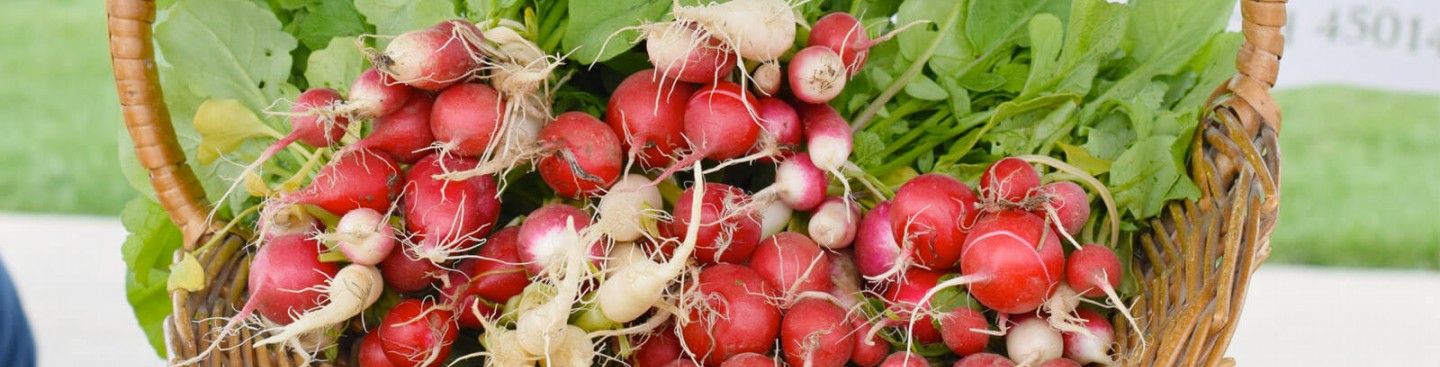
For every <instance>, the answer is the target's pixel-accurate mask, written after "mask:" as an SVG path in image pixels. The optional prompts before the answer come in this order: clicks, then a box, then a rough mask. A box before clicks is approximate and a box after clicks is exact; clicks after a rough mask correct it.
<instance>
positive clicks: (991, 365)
mask: <svg viewBox="0 0 1440 367" xmlns="http://www.w3.org/2000/svg"><path fill="white" fill-rule="evenodd" d="M951 367H1015V362H1011V361H1010V359H1009V358H1005V356H1002V355H999V354H995V353H976V354H971V355H968V356H965V358H961V359H960V360H959V361H955V364H954V365H952V366H951Z"/></svg>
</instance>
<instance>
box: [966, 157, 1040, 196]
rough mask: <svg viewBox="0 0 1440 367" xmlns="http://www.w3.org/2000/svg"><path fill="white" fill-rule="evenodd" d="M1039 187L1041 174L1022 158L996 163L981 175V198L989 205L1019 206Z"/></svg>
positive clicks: (1002, 160)
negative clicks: (1011, 204) (1012, 204)
mask: <svg viewBox="0 0 1440 367" xmlns="http://www.w3.org/2000/svg"><path fill="white" fill-rule="evenodd" d="M1039 187H1040V174H1039V173H1037V172H1035V168H1034V167H1030V164H1029V163H1025V161H1024V160H1021V159H1020V158H1015V157H1008V158H1005V159H1001V160H999V161H996V162H995V163H993V164H991V165H990V167H989V168H986V169H985V173H983V174H981V175H980V198H981V199H982V200H985V201H986V202H987V203H1014V204H1018V203H1020V201H1022V200H1025V198H1026V197H1029V196H1030V195H1031V193H1032V192H1034V191H1035V189H1036V188H1039Z"/></svg>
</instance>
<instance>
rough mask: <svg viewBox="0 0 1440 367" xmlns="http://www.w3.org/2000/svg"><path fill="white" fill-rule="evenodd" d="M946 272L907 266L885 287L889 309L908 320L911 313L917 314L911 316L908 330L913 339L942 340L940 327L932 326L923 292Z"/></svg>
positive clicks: (938, 280)
mask: <svg viewBox="0 0 1440 367" xmlns="http://www.w3.org/2000/svg"><path fill="white" fill-rule="evenodd" d="M944 275H945V274H942V273H936V272H932V271H926V270H921V269H910V270H907V271H906V272H905V275H904V277H903V278H902V279H900V281H898V282H895V283H894V284H890V285H889V286H888V287H886V289H885V294H884V296H885V301H886V303H888V304H889V305H890V308H891V310H892V311H894V312H895V313H896V314H897V315H900V319H901V320H910V319H911V314H917V315H920V316H919V317H915V318H914V321H915V322H914V326H913V331H908V332H909V333H910V334H911V335H912V336H913V338H914V340H915V341H918V342H920V344H931V343H937V342H940V341H941V340H942V335H941V334H940V330H939V329H938V328H936V327H935V323H934V322H932V318H931V317H930V315H929V313H930V301H929V300H928V299H925V298H924V296H925V293H926V292H929V291H930V289H931V288H934V287H935V285H936V284H939V283H940V278H941V277H943V276H944Z"/></svg>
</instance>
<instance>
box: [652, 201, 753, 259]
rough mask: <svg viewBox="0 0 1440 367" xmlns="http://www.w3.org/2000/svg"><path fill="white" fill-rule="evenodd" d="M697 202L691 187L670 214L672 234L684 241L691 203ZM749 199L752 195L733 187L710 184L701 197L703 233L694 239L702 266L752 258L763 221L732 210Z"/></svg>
mask: <svg viewBox="0 0 1440 367" xmlns="http://www.w3.org/2000/svg"><path fill="white" fill-rule="evenodd" d="M693 200H695V188H694V187H693V186H692V187H691V188H689V189H686V190H685V192H683V193H681V194H680V198H679V199H677V200H676V201H675V209H674V213H673V214H672V215H671V217H672V218H673V220H671V221H670V225H669V231H670V232H669V233H670V234H671V236H676V237H677V238H678V239H679V240H681V241H685V240H687V239H688V237H685V236H684V235H682V234H684V233H686V227H688V226H689V225H690V223H691V221H692V219H691V217H692V213H693V212H692V211H691V209H690V207H691V205H690V204H691V202H692V201H693ZM749 200H750V198H749V195H746V194H745V192H744V191H741V190H740V189H739V188H736V187H734V186H730V185H726V184H721V183H709V184H705V192H704V194H703V196H702V197H701V198H700V205H701V208H700V213H699V215H698V217H699V223H700V231H699V232H698V233H697V237H696V239H695V242H696V247H695V254H694V256H695V260H698V261H700V262H701V263H706V264H714V263H723V262H728V263H737V262H742V261H744V260H745V259H748V258H750V254H751V253H754V252H755V246H756V245H757V244H759V243H760V219H759V218H757V217H756V216H755V215H754V214H753V213H735V212H733V211H732V209H731V208H735V207H738V206H741V205H743V204H744V203H745V202H748V201H749Z"/></svg>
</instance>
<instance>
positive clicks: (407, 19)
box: [355, 0, 456, 41]
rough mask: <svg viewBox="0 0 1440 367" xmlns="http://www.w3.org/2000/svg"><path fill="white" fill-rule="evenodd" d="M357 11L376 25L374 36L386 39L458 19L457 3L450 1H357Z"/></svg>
mask: <svg viewBox="0 0 1440 367" xmlns="http://www.w3.org/2000/svg"><path fill="white" fill-rule="evenodd" d="M355 9H356V10H359V11H360V14H363V15H365V20H367V21H369V22H370V24H374V25H375V33H377V34H379V35H384V36H396V35H400V34H401V33H405V32H409V31H413V30H417V29H421V28H428V27H431V26H434V25H435V24H438V23H440V22H441V21H444V20H448V19H454V18H455V17H456V15H455V3H454V2H451V1H449V0H355ZM377 41H378V40H377Z"/></svg>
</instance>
